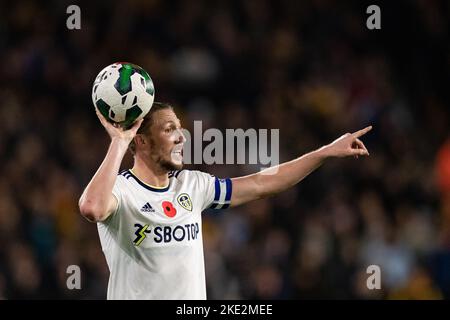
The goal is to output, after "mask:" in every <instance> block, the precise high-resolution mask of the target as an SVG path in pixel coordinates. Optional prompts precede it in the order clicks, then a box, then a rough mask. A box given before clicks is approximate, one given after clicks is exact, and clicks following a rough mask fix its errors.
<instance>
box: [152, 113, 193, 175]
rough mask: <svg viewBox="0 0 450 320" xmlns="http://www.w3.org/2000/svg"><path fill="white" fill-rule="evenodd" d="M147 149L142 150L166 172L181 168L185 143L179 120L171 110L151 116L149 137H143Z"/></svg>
mask: <svg viewBox="0 0 450 320" xmlns="http://www.w3.org/2000/svg"><path fill="white" fill-rule="evenodd" d="M145 136H146V137H145V139H146V140H147V142H148V144H146V145H147V146H148V148H144V150H145V153H147V156H148V157H150V159H151V160H152V161H153V162H155V163H157V164H159V165H160V166H161V168H163V169H166V170H167V171H171V170H181V168H182V167H183V151H182V150H183V145H184V142H185V141H186V138H185V136H184V135H183V133H182V131H181V124H180V120H179V119H178V118H177V116H176V114H175V113H174V112H173V111H172V110H171V109H163V110H159V111H156V112H155V114H153V123H152V126H151V127H150V135H145Z"/></svg>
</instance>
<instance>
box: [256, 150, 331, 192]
mask: <svg viewBox="0 0 450 320" xmlns="http://www.w3.org/2000/svg"><path fill="white" fill-rule="evenodd" d="M327 158H328V155H327V152H326V149H325V147H323V148H320V149H318V150H315V151H312V152H309V153H307V154H305V155H303V156H301V157H299V158H297V159H294V160H291V161H288V162H285V163H282V164H280V165H278V166H276V167H274V168H269V169H266V170H265V171H262V172H259V173H257V174H255V176H254V180H255V184H256V185H257V186H258V189H257V190H258V195H259V197H266V196H269V195H272V194H275V193H279V192H282V191H284V190H286V189H288V188H290V187H292V186H294V185H295V184H297V183H299V182H300V181H301V180H303V179H304V178H305V177H306V176H308V175H309V174H310V173H311V172H313V171H314V170H316V169H317V168H319V167H320V166H321V165H322V164H323V162H324V161H325V160H326V159H327ZM271 172H273V173H271Z"/></svg>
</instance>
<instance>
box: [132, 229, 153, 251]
mask: <svg viewBox="0 0 450 320" xmlns="http://www.w3.org/2000/svg"><path fill="white" fill-rule="evenodd" d="M134 227H135V228H137V230H136V232H135V233H134V234H135V235H136V239H134V240H133V243H134V245H135V246H136V247H139V245H140V244H141V243H142V241H144V239H145V238H146V237H147V235H146V233H150V232H151V230H148V227H149V225H148V224H146V225H144V226H142V225H140V224H139V223H136V224H135V225H134Z"/></svg>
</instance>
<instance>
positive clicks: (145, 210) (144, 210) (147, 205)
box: [141, 202, 155, 212]
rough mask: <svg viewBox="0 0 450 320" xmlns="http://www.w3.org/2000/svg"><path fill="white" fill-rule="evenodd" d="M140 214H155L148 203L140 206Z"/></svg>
mask: <svg viewBox="0 0 450 320" xmlns="http://www.w3.org/2000/svg"><path fill="white" fill-rule="evenodd" d="M141 211H142V212H155V209H153V207H152V206H151V205H150V203H148V202H147V203H146V204H144V205H143V206H142V208H141Z"/></svg>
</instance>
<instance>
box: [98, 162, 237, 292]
mask: <svg viewBox="0 0 450 320" xmlns="http://www.w3.org/2000/svg"><path fill="white" fill-rule="evenodd" d="M169 178H170V179H169V181H170V182H169V185H168V186H167V187H165V188H155V187H152V186H150V185H148V184H146V183H144V182H142V181H141V180H139V179H138V178H137V177H136V176H135V175H134V173H133V172H132V171H131V170H126V171H123V172H122V173H120V174H119V175H118V176H117V179H116V183H115V185H114V188H113V194H114V196H115V197H116V198H117V200H118V206H117V209H116V210H115V212H114V213H113V214H111V216H109V217H108V219H106V220H105V221H103V222H99V223H98V224H97V226H98V232H99V236H100V242H101V245H102V250H103V252H104V254H105V257H106V261H107V263H108V267H109V271H110V276H109V283H108V294H107V298H108V299H140V300H141V299H177V300H178V299H206V283H205V267H204V258H203V238H202V219H201V213H202V211H203V210H204V209H206V208H214V209H225V208H227V207H228V206H229V204H230V200H231V193H232V184H231V180H230V179H218V178H216V177H214V176H212V175H210V174H207V173H204V172H200V171H190V170H181V171H174V172H171V173H170V174H169Z"/></svg>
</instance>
